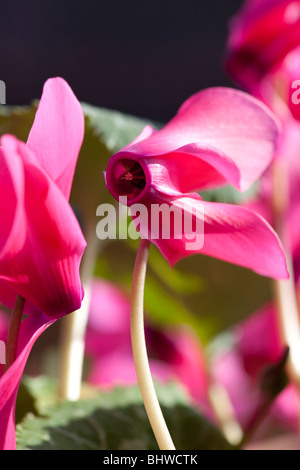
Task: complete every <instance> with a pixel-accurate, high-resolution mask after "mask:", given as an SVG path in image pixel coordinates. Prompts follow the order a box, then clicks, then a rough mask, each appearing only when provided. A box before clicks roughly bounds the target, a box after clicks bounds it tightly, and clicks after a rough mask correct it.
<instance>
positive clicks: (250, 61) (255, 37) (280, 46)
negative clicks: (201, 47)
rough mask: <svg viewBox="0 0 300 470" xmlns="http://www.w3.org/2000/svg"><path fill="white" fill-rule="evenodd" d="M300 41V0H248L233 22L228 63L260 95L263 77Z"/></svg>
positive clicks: (247, 87)
mask: <svg viewBox="0 0 300 470" xmlns="http://www.w3.org/2000/svg"><path fill="white" fill-rule="evenodd" d="M299 44H300V2H299V1H295V0H246V1H245V2H244V4H243V5H242V7H241V9H240V11H239V12H238V13H237V14H236V15H235V17H234V18H233V19H232V20H231V23H230V34H229V39H228V45H227V57H226V66H227V69H228V71H229V73H230V75H231V76H232V77H233V78H234V79H235V80H236V81H237V82H238V83H239V84H240V85H241V86H242V87H244V88H245V89H246V90H248V91H249V92H251V93H253V94H254V95H256V96H257V87H259V84H260V82H261V81H262V79H263V78H264V77H265V76H266V75H267V74H268V73H269V72H270V70H272V69H274V68H276V67H277V66H278V64H280V63H281V62H282V61H283V60H284V59H285V58H286V56H287V55H288V54H289V53H290V52H291V51H292V50H293V49H294V48H296V47H298V46H299Z"/></svg>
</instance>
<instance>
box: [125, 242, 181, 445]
mask: <svg viewBox="0 0 300 470" xmlns="http://www.w3.org/2000/svg"><path fill="white" fill-rule="evenodd" d="M149 248H150V242H149V241H148V240H141V241H140V245H139V249H138V253H137V257H136V262H135V267H134V273H133V282H132V291H131V316H130V327H131V342H132V352H133V358H134V363H135V369H136V374H137V378H138V384H139V387H140V391H141V394H142V397H143V401H144V405H145V409H146V412H147V415H148V418H149V421H150V424H151V427H152V430H153V433H154V435H155V438H156V441H157V444H158V446H159V448H160V449H161V450H175V447H174V444H173V441H172V438H171V436H170V433H169V430H168V428H167V425H166V422H165V419H164V417H163V414H162V411H161V408H160V405H159V402H158V398H157V395H156V392H155V388H154V384H153V380H152V376H151V372H150V367H149V361H148V355H147V348H146V341H145V330H144V308H143V304H144V286H145V277H146V268H147V260H148V253H149Z"/></svg>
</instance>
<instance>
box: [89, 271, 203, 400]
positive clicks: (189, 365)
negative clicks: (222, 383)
mask: <svg viewBox="0 0 300 470" xmlns="http://www.w3.org/2000/svg"><path fill="white" fill-rule="evenodd" d="M145 334H146V342H147V349H148V353H149V363H150V368H151V372H152V374H153V377H154V378H155V379H157V380H160V381H163V382H166V381H170V380H175V381H179V382H180V383H181V385H183V386H184V387H185V388H186V390H187V391H188V393H189V394H190V396H191V397H192V398H193V399H194V400H195V401H196V402H197V404H199V405H200V404H201V405H202V406H207V403H208V401H207V388H208V378H207V374H206V369H205V360H204V356H203V352H202V348H201V346H200V343H199V340H198V339H197V338H196V337H195V335H194V334H193V332H192V331H191V329H190V328H188V327H183V328H182V327H181V328H180V331H179V330H178V329H172V328H171V327H170V328H169V329H168V330H158V329H157V328H155V327H153V326H151V325H149V322H147V321H146V327H145ZM86 355H87V357H88V358H89V362H90V370H89V373H88V377H87V380H88V382H90V383H92V384H94V385H98V386H101V387H104V388H111V387H113V386H115V385H132V384H135V383H137V377H136V373H135V366H134V361H133V356H132V348H131V341H130V304H129V300H128V299H127V297H126V296H125V294H124V293H123V292H122V291H121V290H120V289H119V288H118V287H116V286H115V285H113V284H112V283H110V282H107V281H104V280H100V279H95V280H94V281H93V286H92V295H91V307H90V314H89V321H88V328H87V333H86Z"/></svg>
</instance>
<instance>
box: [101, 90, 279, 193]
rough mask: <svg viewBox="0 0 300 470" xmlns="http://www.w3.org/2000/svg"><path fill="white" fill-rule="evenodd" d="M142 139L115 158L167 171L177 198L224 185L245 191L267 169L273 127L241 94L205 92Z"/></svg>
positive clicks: (259, 106)
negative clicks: (176, 192)
mask: <svg viewBox="0 0 300 470" xmlns="http://www.w3.org/2000/svg"><path fill="white" fill-rule="evenodd" d="M148 134H150V135H149V136H148V137H146V138H145V139H144V140H140V139H138V140H137V142H135V143H133V144H131V145H129V146H127V147H126V148H125V149H123V150H122V151H121V152H119V153H118V154H117V158H121V157H123V158H134V159H136V160H138V161H141V160H143V159H144V160H145V164H147V161H148V160H149V163H150V162H152V163H155V162H156V163H159V164H160V165H163V166H165V167H167V168H168V169H169V170H170V172H171V173H172V174H173V178H174V184H175V186H176V187H177V189H178V190H179V191H181V192H189V191H193V190H195V189H200V188H204V187H210V186H213V185H219V184H220V183H226V182H229V183H231V184H233V185H234V186H236V187H237V188H238V189H241V190H245V189H247V188H248V187H249V186H250V185H251V184H252V183H254V182H255V181H256V180H257V179H258V178H259V177H260V176H261V174H262V172H263V171H264V170H265V169H266V168H267V166H268V165H269V164H270V162H271V160H272V158H273V155H274V150H275V145H276V140H277V136H278V124H277V123H276V121H275V120H274V116H273V115H272V114H271V112H270V111H269V110H268V108H267V107H266V106H265V105H263V104H262V103H261V102H259V101H258V100H256V99H255V98H252V97H251V96H249V95H247V94H246V93H243V92H241V91H237V90H233V89H229V88H210V89H208V90H204V91H201V92H199V93H197V94H195V95H194V96H192V97H191V98H189V99H188V100H187V101H186V102H185V103H184V104H183V105H182V106H181V108H180V109H179V111H178V113H177V115H176V116H175V117H174V118H173V119H172V120H171V121H170V122H169V123H168V124H167V125H166V126H165V127H164V128H163V129H162V130H160V131H158V132H155V133H152V134H151V133H150V132H149V133H148ZM146 135H147V134H146ZM146 157H147V158H146ZM150 157H151V158H150ZM114 158H115V157H113V158H112V159H111V161H110V164H109V167H110V165H111V162H112V161H113V160H114ZM109 167H108V173H109ZM108 176H109V174H108Z"/></svg>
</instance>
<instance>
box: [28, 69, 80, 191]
mask: <svg viewBox="0 0 300 470" xmlns="http://www.w3.org/2000/svg"><path fill="white" fill-rule="evenodd" d="M83 134H84V116H83V111H82V108H81V106H80V103H79V101H78V100H77V98H76V97H75V95H74V93H73V91H72V90H71V88H70V87H69V85H68V84H67V83H66V82H65V81H64V80H63V79H62V78H59V77H57V78H52V79H49V80H47V81H46V83H45V85H44V90H43V94H42V98H41V101H40V103H39V107H38V110H37V112H36V116H35V120H34V123H33V126H32V128H31V131H30V134H29V137H28V140H27V145H28V146H29V148H30V149H31V150H32V151H33V153H34V154H35V155H36V157H37V158H38V160H39V163H40V165H41V166H42V167H43V168H44V170H46V172H47V173H48V174H49V176H50V177H51V178H52V179H53V180H54V181H55V182H56V184H57V185H58V186H59V188H60V189H61V191H62V192H63V194H64V195H65V197H66V198H67V199H69V196H70V191H71V185H72V180H73V176H74V171H75V166H76V162H77V157H78V154H79V150H80V147H81V144H82V141H83Z"/></svg>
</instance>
